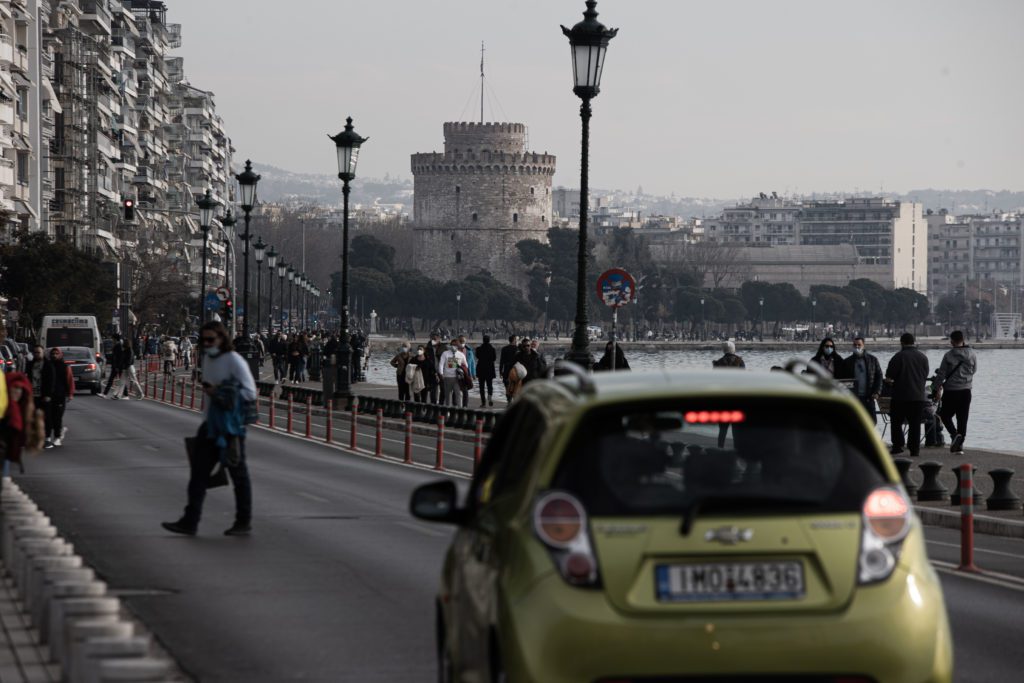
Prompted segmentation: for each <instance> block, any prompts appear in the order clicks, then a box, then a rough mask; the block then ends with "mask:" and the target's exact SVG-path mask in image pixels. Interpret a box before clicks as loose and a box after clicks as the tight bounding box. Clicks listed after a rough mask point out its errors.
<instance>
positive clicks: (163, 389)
mask: <svg viewBox="0 0 1024 683" xmlns="http://www.w3.org/2000/svg"><path fill="white" fill-rule="evenodd" d="M160 400H161V401H166V400H167V380H166V379H164V381H163V382H161V383H160Z"/></svg>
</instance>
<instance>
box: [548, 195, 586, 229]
mask: <svg viewBox="0 0 1024 683" xmlns="http://www.w3.org/2000/svg"><path fill="white" fill-rule="evenodd" d="M551 212H552V214H553V215H554V217H555V218H558V219H564V220H566V221H568V222H569V223H570V224H572V225H579V222H580V191H579V190H570V189H569V188H567V187H556V188H555V189H554V190H552V191H551Z"/></svg>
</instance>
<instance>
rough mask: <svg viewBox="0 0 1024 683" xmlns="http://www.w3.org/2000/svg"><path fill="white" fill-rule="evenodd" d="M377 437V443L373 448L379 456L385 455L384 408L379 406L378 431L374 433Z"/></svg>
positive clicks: (374, 452)
mask: <svg viewBox="0 0 1024 683" xmlns="http://www.w3.org/2000/svg"><path fill="white" fill-rule="evenodd" d="M374 436H375V437H376V444H375V446H374V449H373V454H374V455H375V456H377V457H378V458H382V457H384V410H383V409H382V408H377V431H376V434H374Z"/></svg>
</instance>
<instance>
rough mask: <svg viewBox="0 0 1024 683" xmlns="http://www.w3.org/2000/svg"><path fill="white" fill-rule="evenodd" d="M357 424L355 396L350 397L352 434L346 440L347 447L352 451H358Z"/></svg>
mask: <svg viewBox="0 0 1024 683" xmlns="http://www.w3.org/2000/svg"><path fill="white" fill-rule="evenodd" d="M358 424H359V399H358V398H357V397H355V396H353V397H352V434H351V436H350V437H349V440H348V447H349V448H351V449H352V450H354V451H358V450H359V443H358V441H357V437H358V436H359V434H358V432H357V431H356V430H357V428H358Z"/></svg>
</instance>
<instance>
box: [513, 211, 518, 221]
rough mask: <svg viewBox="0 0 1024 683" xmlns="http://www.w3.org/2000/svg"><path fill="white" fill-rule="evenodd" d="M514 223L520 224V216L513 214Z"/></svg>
mask: <svg viewBox="0 0 1024 683" xmlns="http://www.w3.org/2000/svg"><path fill="white" fill-rule="evenodd" d="M512 222H513V223H518V222H519V214H518V213H514V214H512Z"/></svg>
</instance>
